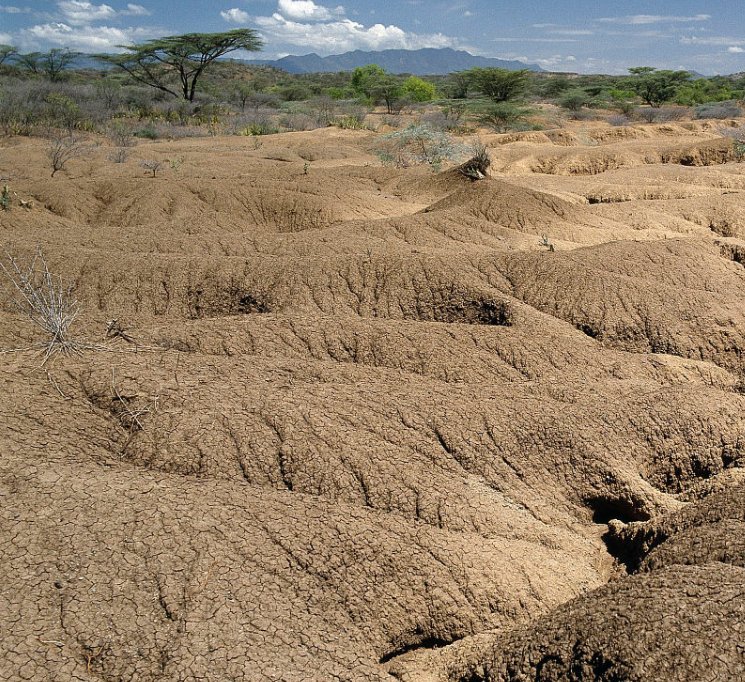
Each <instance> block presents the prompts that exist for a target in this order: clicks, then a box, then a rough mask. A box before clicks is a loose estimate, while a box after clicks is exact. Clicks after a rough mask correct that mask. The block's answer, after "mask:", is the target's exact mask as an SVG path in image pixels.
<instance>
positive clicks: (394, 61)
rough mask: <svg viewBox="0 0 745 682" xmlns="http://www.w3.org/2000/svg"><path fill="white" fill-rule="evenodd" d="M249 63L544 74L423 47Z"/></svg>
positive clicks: (306, 68) (304, 68)
mask: <svg viewBox="0 0 745 682" xmlns="http://www.w3.org/2000/svg"><path fill="white" fill-rule="evenodd" d="M246 63H248V64H260V65H264V66H275V67H278V68H280V69H283V70H284V71H287V72H289V73H319V72H325V71H330V72H337V71H353V70H354V69H356V68H357V67H358V66H367V65H368V64H377V65H378V66H382V67H383V68H384V69H385V70H386V71H388V72H389V73H412V74H415V75H417V76H436V75H445V74H448V73H452V72H453V71H463V70H465V69H471V68H473V67H475V66H482V67H487V66H494V67H497V68H500V69H509V70H510V71H517V70H519V69H529V70H531V71H543V69H542V68H541V67H540V66H538V65H537V64H525V63H524V62H519V61H510V60H505V59H495V58H491V57H479V56H477V55H472V54H470V53H469V52H466V51H465V50H454V49H452V48H450V47H444V48H423V49H421V50H378V51H372V52H365V51H363V50H354V51H353V52H345V53H343V54H335V55H330V56H328V57H321V56H319V55H317V54H315V53H311V54H306V55H302V56H295V55H288V56H287V57H282V58H281V59H275V60H254V59H251V60H246Z"/></svg>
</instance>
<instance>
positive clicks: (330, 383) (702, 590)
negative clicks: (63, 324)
mask: <svg viewBox="0 0 745 682" xmlns="http://www.w3.org/2000/svg"><path fill="white" fill-rule="evenodd" d="M373 135H374V133H369V132H365V131H340V130H337V129H326V130H319V131H313V132H307V133H288V134H283V135H278V136H268V137H265V138H263V144H262V145H261V146H258V145H256V144H255V143H254V141H253V140H251V139H247V138H240V137H215V138H206V139H192V140H184V141H174V142H151V143H141V144H140V145H139V146H138V147H137V148H136V150H135V154H136V156H139V157H140V158H159V159H160V158H180V157H183V159H184V162H183V165H182V166H181V167H180V168H173V169H171V168H166V169H165V170H163V171H162V172H160V173H158V174H157V176H156V177H154V178H153V177H148V175H147V174H146V173H145V172H144V171H143V170H142V168H140V167H139V166H138V165H137V163H136V160H135V159H133V160H131V161H130V162H128V163H123V164H114V163H111V162H110V161H108V160H107V154H108V153H109V152H110V150H109V149H107V148H106V147H105V146H101V147H97V148H95V149H93V150H92V151H91V153H90V154H89V156H87V157H86V158H81V159H75V160H74V161H72V162H71V163H70V166H69V170H68V171H67V172H66V173H58V174H56V175H55V177H54V178H51V179H50V178H49V177H48V176H49V169H47V168H46V167H45V158H44V146H43V142H41V141H39V140H35V139H33V138H31V139H23V138H13V139H11V140H6V141H5V143H4V144H5V146H4V147H3V148H2V150H1V151H2V154H1V155H0V176H1V177H2V178H3V181H4V182H5V181H7V182H8V183H9V185H10V186H11V188H12V190H13V191H14V192H15V193H16V194H17V196H18V197H19V198H20V199H23V200H24V202H31V204H30V207H28V208H23V207H21V206H19V205H14V206H13V207H12V208H11V209H10V210H5V211H3V210H0V243H2V244H3V245H4V246H5V248H6V249H7V250H8V252H10V253H12V254H14V255H16V256H17V257H18V258H19V259H25V258H27V257H29V256H30V255H32V254H33V252H34V250H35V248H36V247H37V245H38V246H41V248H42V249H43V252H44V254H45V255H46V257H47V259H48V263H49V267H50V270H51V271H52V272H54V273H57V274H59V275H61V276H62V277H63V279H64V280H65V281H66V282H70V283H72V284H73V287H74V288H73V290H74V294H75V296H76V298H77V299H78V300H79V301H80V302H81V304H82V311H81V313H80V316H79V319H78V320H77V321H76V323H75V326H74V327H73V328H72V329H73V331H74V332H75V334H76V335H77V337H78V338H79V339H84V340H86V341H87V342H89V343H90V344H94V345H97V346H99V347H98V349H95V350H86V351H85V352H84V353H83V354H82V355H73V356H65V355H61V354H58V355H55V356H53V357H52V358H51V359H50V360H49V361H48V362H47V363H46V364H45V365H44V366H43V367H40V364H41V360H42V358H41V357H40V356H39V354H38V353H37V352H35V351H33V350H25V351H24V350H19V351H15V352H9V353H3V354H0V502H1V504H0V515H1V516H2V522H1V523H0V647H1V651H2V655H1V656H0V677H1V678H2V679H8V680H16V679H19V680H39V681H41V680H50V679H54V680H61V681H64V680H96V679H98V680H102V681H106V682H108V681H112V682H113V681H114V680H127V681H135V680H137V681H148V682H149V681H151V680H173V681H176V680H179V681H186V680H189V681H191V680H215V681H217V680H250V681H256V682H263V681H266V682H268V681H269V680H272V681H276V680H286V681H287V682H290V681H292V682H297V681H300V680H303V681H307V682H311V681H312V682H320V681H322V680H323V681H327V680H348V681H362V680H366V681H372V680H380V681H383V680H393V679H400V680H405V681H408V682H414V681H420V682H423V681H429V682H435V681H437V682H445V681H447V680H450V681H459V682H465V681H469V682H477V681H479V680H528V679H530V680H541V681H543V682H548V681H551V680H556V681H559V680H574V681H590V680H607V681H610V680H634V681H637V680H639V681H641V680H651V679H655V680H694V679H710V680H738V679H745V648H743V642H744V641H745V610H744V606H743V605H744V604H745V594H743V585H745V568H744V566H745V513H744V512H743V510H744V509H745V475H742V474H741V472H742V469H743V468H745V397H744V396H743V385H744V384H743V372H744V371H745V359H744V358H743V351H745V269H743V263H745V165H743V164H738V163H736V162H735V159H734V156H733V152H732V149H731V141H729V142H728V141H725V140H722V139H721V138H720V136H719V134H718V132H717V129H716V127H715V126H713V125H711V124H709V123H707V122H692V123H675V124H665V125H646V126H636V127H627V128H618V129H614V128H609V127H603V126H602V125H596V126H595V127H590V128H587V129H581V130H580V129H572V130H556V131H543V132H540V133H537V132H535V133H523V134H513V135H503V136H488V137H486V138H484V141H485V142H486V143H487V144H488V146H489V147H490V152H491V156H492V169H491V176H490V177H488V178H486V179H484V180H480V181H477V182H472V181H470V180H469V179H467V178H465V177H464V176H462V175H459V174H458V173H457V172H455V171H453V170H450V171H445V172H442V173H439V174H435V173H432V172H431V171H428V170H426V169H403V170H395V169H390V168H384V167H381V166H380V164H379V163H378V161H377V159H376V157H374V156H373V155H371V154H370V153H369V151H368V148H369V147H370V144H371V139H372V136H373ZM307 163H310V167H308V166H307V165H306V164H307ZM114 321H115V322H114ZM0 322H1V324H0V348H2V349H4V350H11V349H16V348H19V347H24V346H28V345H31V344H33V343H35V342H36V341H39V340H40V337H38V336H37V335H36V332H35V331H34V329H33V327H31V326H30V325H29V324H28V322H27V320H25V318H24V317H23V316H22V315H20V314H18V313H17V312H16V311H15V310H14V309H13V308H12V307H11V306H10V305H6V306H5V307H4V308H3V309H2V310H0ZM107 329H108V334H107Z"/></svg>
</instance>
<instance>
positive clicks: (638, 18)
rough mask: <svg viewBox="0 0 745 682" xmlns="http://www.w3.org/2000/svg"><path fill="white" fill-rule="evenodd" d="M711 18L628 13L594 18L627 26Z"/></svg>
mask: <svg viewBox="0 0 745 682" xmlns="http://www.w3.org/2000/svg"><path fill="white" fill-rule="evenodd" d="M708 19H711V15H710V14H697V15H696V16H693V17H680V16H666V15H662V14H629V15H627V16H625V17H605V18H603V19H596V20H595V21H602V22H604V23H608V24H627V25H629V26H639V25H643V24H659V23H663V22H664V23H671V24H677V23H690V22H692V21H706V20H708Z"/></svg>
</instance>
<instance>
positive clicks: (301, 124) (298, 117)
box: [259, 114, 323, 134]
mask: <svg viewBox="0 0 745 682" xmlns="http://www.w3.org/2000/svg"><path fill="white" fill-rule="evenodd" d="M279 124H280V125H281V126H282V127H283V128H284V129H285V130H288V131H298V130H315V129H316V128H321V127H323V125H322V124H319V123H318V119H317V118H315V117H313V116H310V115H308V114H287V115H285V116H282V117H281V118H280V119H279ZM259 134H262V133H259ZM263 134H266V133H263Z"/></svg>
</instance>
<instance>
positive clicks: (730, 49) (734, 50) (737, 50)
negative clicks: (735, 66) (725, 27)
mask: <svg viewBox="0 0 745 682" xmlns="http://www.w3.org/2000/svg"><path fill="white" fill-rule="evenodd" d="M727 52H730V53H732V54H740V53H741V52H745V50H743V49H742V48H741V47H738V46H737V45H731V46H730V47H728V48H727Z"/></svg>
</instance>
